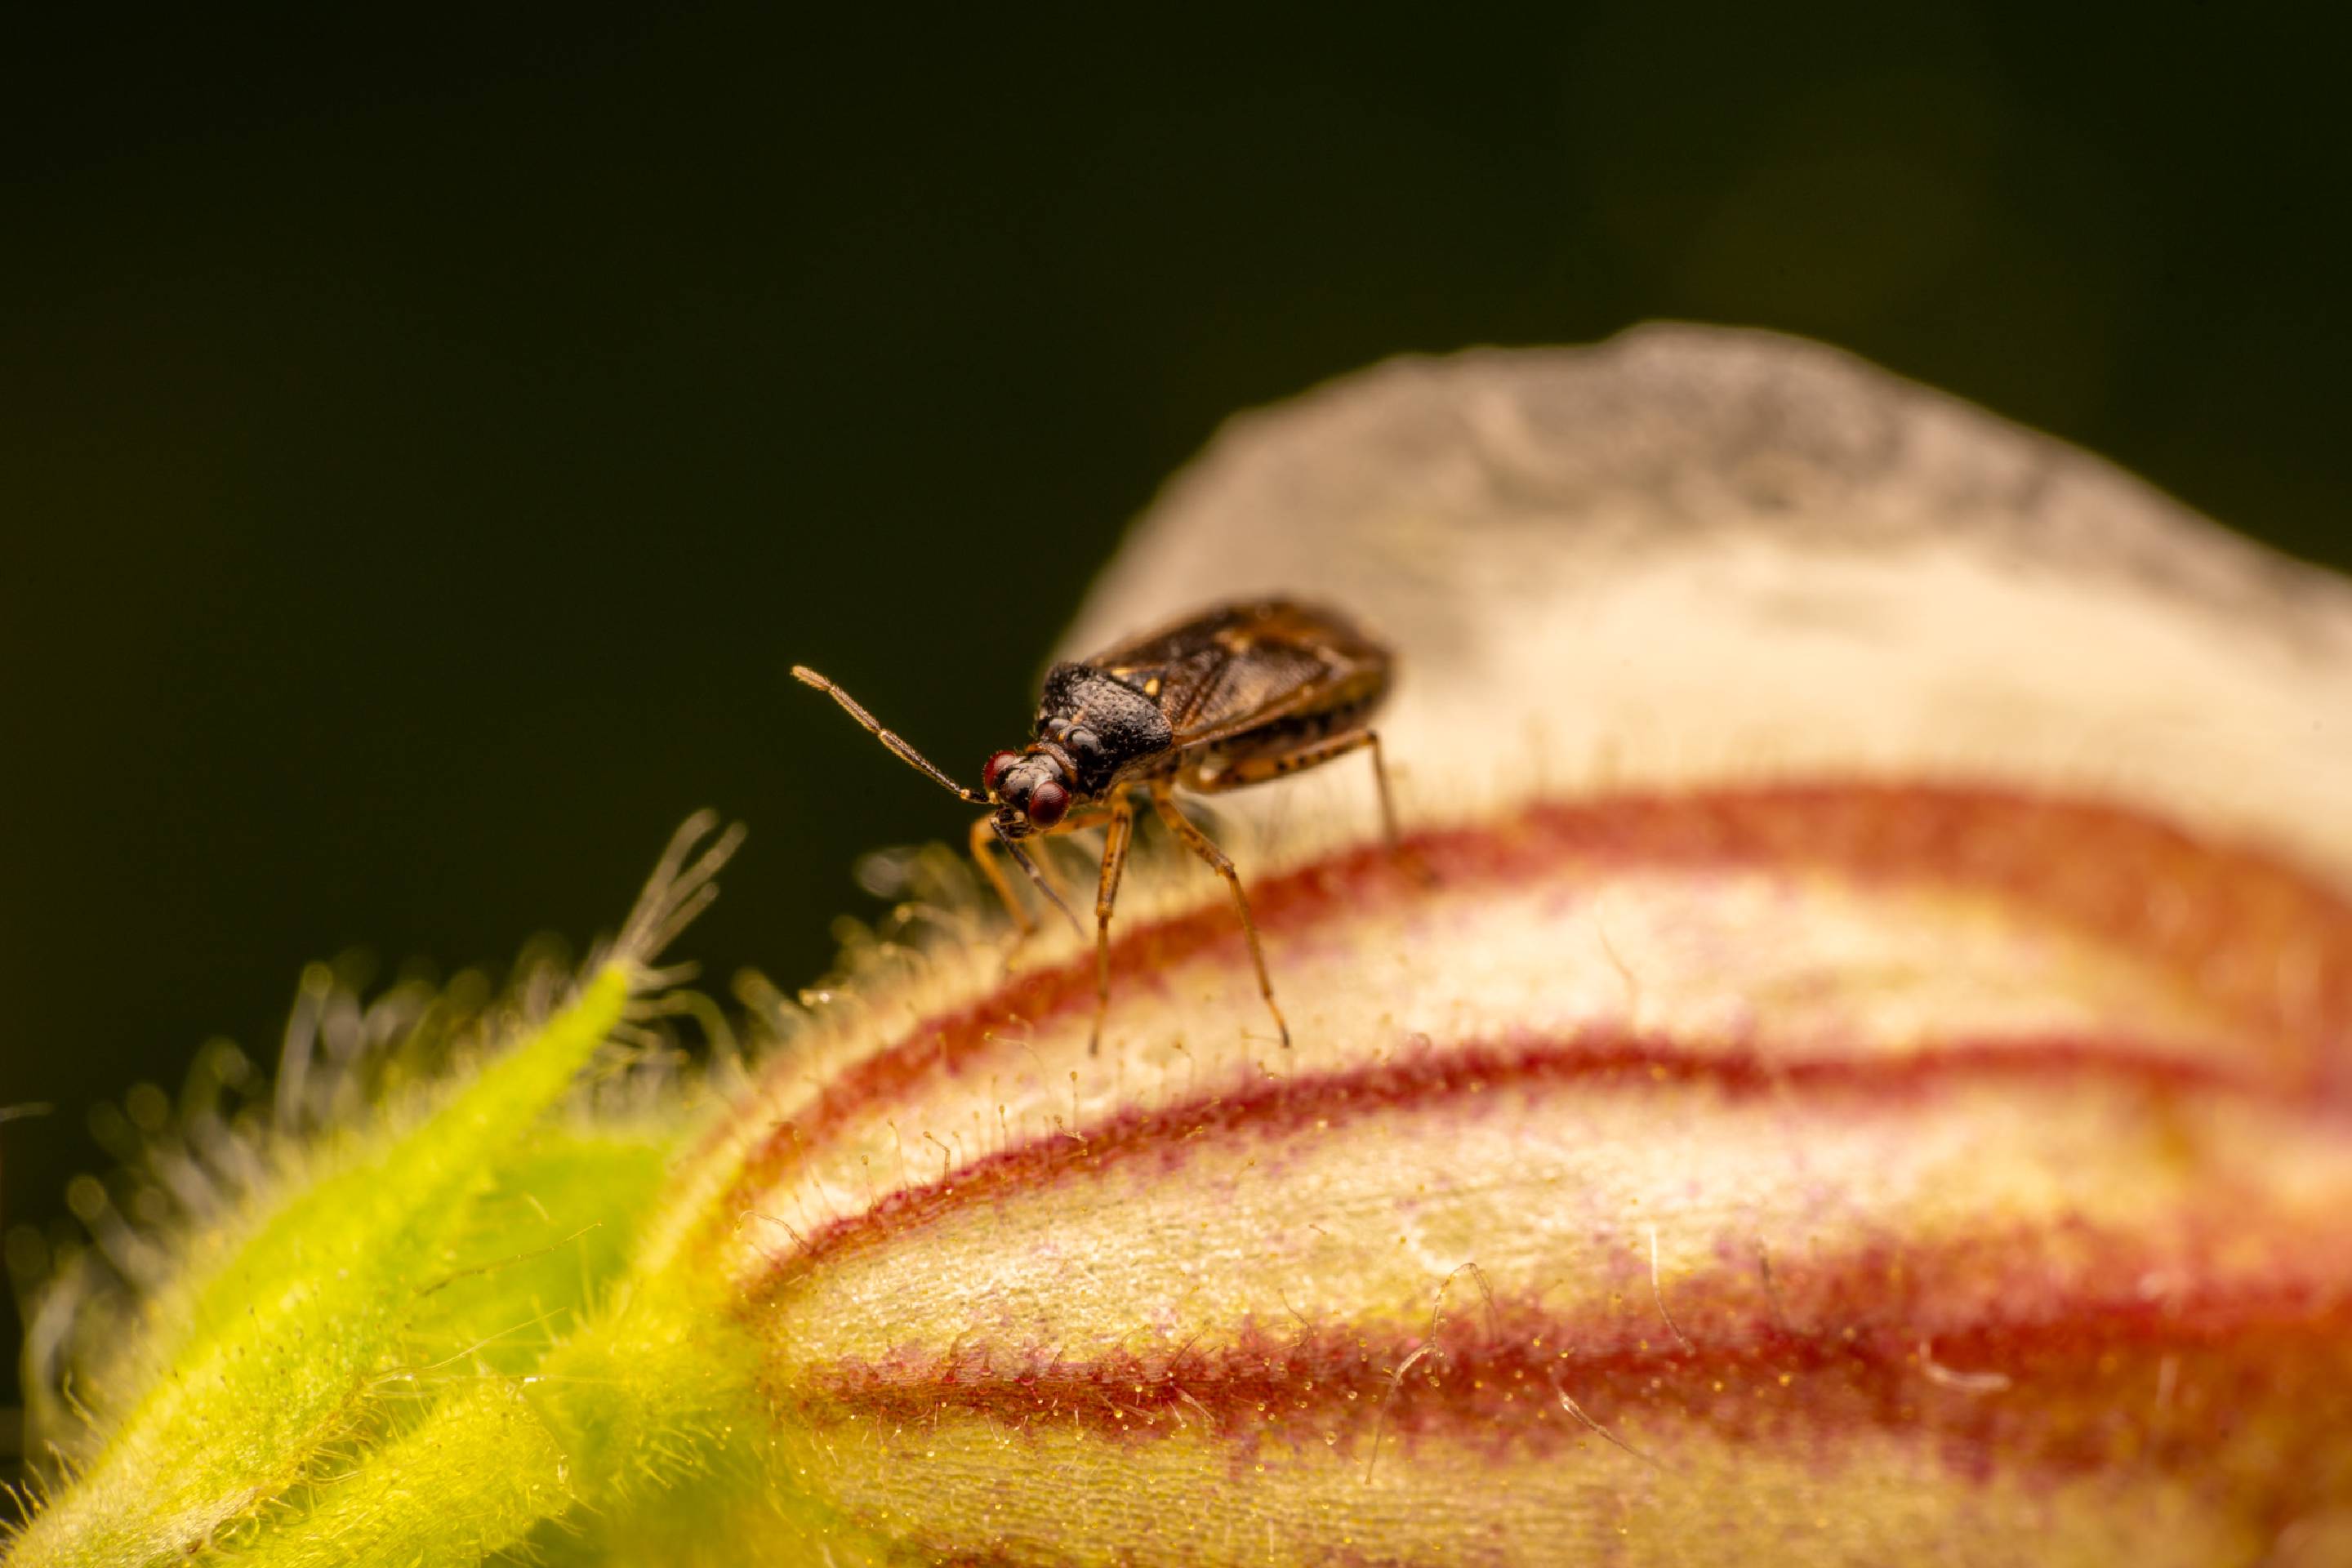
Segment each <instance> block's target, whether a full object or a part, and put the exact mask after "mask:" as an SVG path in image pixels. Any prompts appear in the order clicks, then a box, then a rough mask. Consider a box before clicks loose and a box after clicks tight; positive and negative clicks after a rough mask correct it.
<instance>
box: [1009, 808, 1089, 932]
mask: <svg viewBox="0 0 2352 1568" xmlns="http://www.w3.org/2000/svg"><path fill="white" fill-rule="evenodd" d="M988 826H991V827H992V828H994V829H995V830H996V841H997V842H998V843H999V844H1002V845H1003V846H1004V847H1005V848H1006V849H1007V850H1009V851H1011V852H1012V855H1013V859H1015V860H1017V861H1019V862H1020V863H1021V868H1022V869H1023V870H1024V871H1026V872H1028V873H1029V879H1030V880H1031V881H1033V882H1034V883H1036V884H1037V890H1038V891H1039V892H1041V893H1043V894H1045V900H1046V902H1048V903H1050V904H1052V905H1053V906H1054V907H1055V909H1057V910H1061V911H1062V918H1063V919H1064V920H1066V921H1069V922H1070V929H1071V930H1072V931H1076V932H1077V933H1078V935H1079V936H1080V937H1082V938H1083V937H1084V936H1085V935H1086V934H1087V928H1086V927H1084V926H1082V925H1080V924H1079V923H1078V917H1077V916H1076V914H1074V913H1073V912H1071V910H1070V906H1069V905H1067V904H1066V903H1064V902H1063V901H1062V895H1061V894H1059V893H1057V892H1055V890H1054V884H1053V883H1051V882H1049V881H1047V880H1045V873H1044V872H1043V871H1040V870H1039V869H1037V862H1035V861H1034V860H1032V859H1031V858H1029V852H1028V851H1027V850H1025V849H1024V848H1022V847H1021V841H1020V840H1019V839H1017V838H1014V837H1013V836H1012V835H1011V834H1009V833H1007V832H1005V831H1004V829H1003V827H1001V826H997V822H996V819H995V818H994V817H990V818H989V819H988Z"/></svg>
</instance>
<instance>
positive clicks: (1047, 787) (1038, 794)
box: [1029, 780, 1070, 827]
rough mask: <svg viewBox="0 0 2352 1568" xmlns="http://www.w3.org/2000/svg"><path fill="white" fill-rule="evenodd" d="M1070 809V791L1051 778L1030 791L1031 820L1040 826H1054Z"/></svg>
mask: <svg viewBox="0 0 2352 1568" xmlns="http://www.w3.org/2000/svg"><path fill="white" fill-rule="evenodd" d="M1069 809H1070V792H1069V791H1068V790H1066V789H1064V788H1063V787H1062V786H1061V785H1060V784H1055V783H1054V782H1052V781H1051V780H1048V781H1046V782H1045V783H1044V784H1039V785H1038V786H1037V787H1036V788H1035V789H1034V790H1032V791H1030V792H1029V820H1030V821H1032V822H1034V823H1035V824H1036V825H1037V826H1040V827H1051V826H1054V824H1055V823H1057V822H1059V821H1061V820H1062V813H1064V812H1066V811H1067V810H1069Z"/></svg>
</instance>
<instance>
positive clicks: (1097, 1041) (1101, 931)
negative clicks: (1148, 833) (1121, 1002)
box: [1087, 795, 1135, 1056]
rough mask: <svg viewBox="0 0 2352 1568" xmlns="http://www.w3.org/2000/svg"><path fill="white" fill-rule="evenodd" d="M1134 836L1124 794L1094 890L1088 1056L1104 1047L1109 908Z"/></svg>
mask: <svg viewBox="0 0 2352 1568" xmlns="http://www.w3.org/2000/svg"><path fill="white" fill-rule="evenodd" d="M1134 835H1135V804H1134V803H1133V802H1132V801H1130V800H1129V799H1128V798H1127V797H1126V796H1125V795H1121V796H1120V797H1119V798H1118V800H1117V801H1115V802H1114V803H1112V805H1111V808H1110V829H1109V831H1108V833H1106V834H1105V835H1104V836H1103V858H1102V882H1101V884H1100V886H1099V887H1098V888H1097V890H1096V892H1095V1028H1094V1033H1093V1035H1092V1036H1090V1037H1088V1038H1087V1055H1088V1056H1093V1055H1094V1054H1095V1053H1096V1052H1097V1051H1099V1050H1101V1049H1102V1026H1103V1016H1104V1015H1105V1014H1107V1013H1108V1012H1109V1011H1110V907H1111V905H1112V903H1113V902H1115V901H1116V900H1118V879H1119V873H1121V872H1122V871H1125V870H1126V869H1127V846H1128V841H1129V839H1130V838H1132V837H1134Z"/></svg>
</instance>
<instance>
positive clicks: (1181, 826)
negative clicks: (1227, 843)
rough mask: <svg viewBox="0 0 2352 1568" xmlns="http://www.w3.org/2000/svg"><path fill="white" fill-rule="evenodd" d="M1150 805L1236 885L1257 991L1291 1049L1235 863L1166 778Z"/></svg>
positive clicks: (1237, 906) (1187, 844)
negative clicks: (1180, 803) (1179, 804)
mask: <svg viewBox="0 0 2352 1568" xmlns="http://www.w3.org/2000/svg"><path fill="white" fill-rule="evenodd" d="M1151 805H1152V809H1153V810H1155V811H1157V812H1159V813H1160V821H1162V822H1164V823H1166V824H1167V825H1168V831H1169V832H1171V833H1172V834H1174V835H1175V836H1176V837H1178V838H1180V839H1181V840H1183V843H1184V847H1185V848H1187V849H1190V850H1191V851H1192V853H1193V854H1195V855H1198V856H1199V857H1200V858H1202V859H1203V860H1205V861H1207V862H1208V863H1209V868H1210V869H1211V870H1213V871H1214V872H1215V873H1216V874H1217V875H1218V876H1220V877H1223V879H1225V886H1226V887H1228V888H1231V889H1233V892H1234V908H1235V909H1236V910H1240V911H1241V916H1242V934H1243V935H1244V936H1246V937H1247V938H1249V950H1250V962H1251V963H1254V964H1255V965H1257V988H1258V992H1259V994H1262V995H1263V996H1265V1007H1266V1011H1267V1012H1269V1013H1272V1014H1273V1015H1274V1026H1275V1028H1276V1030H1278V1031H1279V1032H1280V1033H1281V1035H1282V1047H1283V1049H1285V1050H1288V1049H1289V1048H1290V1026H1289V1025H1288V1024H1287V1023H1286V1022H1284V1020H1283V1016H1282V1008H1281V1006H1280V1005H1278V1004H1277V1003H1276V1001H1275V999H1274V982H1273V981H1272V980H1270V979H1268V978H1266V973H1265V949H1264V948H1262V947H1261V946H1259V945H1258V940H1257V921H1254V920H1252V919H1251V918H1250V907H1249V895H1248V894H1246V893H1244V892H1243V891H1242V879H1241V874H1240V873H1239V872H1237V871H1235V870H1234V863H1233V861H1232V860H1231V859H1229V858H1227V857H1226V855H1225V852H1224V851H1223V850H1222V849H1220V848H1218V847H1216V846H1215V845H1214V844H1212V843H1210V842H1209V836H1208V835H1207V834H1205V833H1203V832H1202V831H1201V830H1200V829H1199V828H1197V827H1195V826H1192V818H1191V817H1188V816H1185V815H1184V814H1183V813H1182V812H1181V811H1179V810H1177V809H1176V802H1175V799H1174V798H1173V797H1172V796H1171V795H1170V794H1169V786H1168V784H1167V782H1166V781H1165V780H1161V781H1159V782H1157V783H1155V784H1152V786H1151Z"/></svg>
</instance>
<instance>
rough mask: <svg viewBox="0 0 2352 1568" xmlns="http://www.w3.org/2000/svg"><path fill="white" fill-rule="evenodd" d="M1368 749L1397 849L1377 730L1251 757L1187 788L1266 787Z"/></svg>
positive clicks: (1384, 822)
mask: <svg viewBox="0 0 2352 1568" xmlns="http://www.w3.org/2000/svg"><path fill="white" fill-rule="evenodd" d="M1367 746H1369V747H1370V748H1371V752H1372V777H1373V779H1374V780H1375V781H1376V782H1377V783H1378V784H1380V789H1381V830H1382V831H1383V832H1384V833H1386V834H1387V836H1388V841H1389V847H1390V848H1391V849H1394V848H1396V847H1398V844H1399V842H1400V840H1399V839H1398V837H1397V824H1396V805H1395V803H1394V801H1393V800H1392V799H1391V797H1390V795H1389V764H1388V758H1387V757H1386V756H1385V755H1384V754H1383V753H1382V752H1381V734H1380V731H1377V730H1352V731H1349V732H1348V733H1347V734H1344V735H1334V736H1332V737H1331V738H1330V739H1329V740H1328V741H1318V742H1315V743H1314V744H1312V745H1309V746H1302V747H1300V748H1299V749H1298V750H1297V751H1295V752H1283V753H1281V754H1280V755H1279V756H1272V757H1251V758H1248V759H1246V760H1244V761H1242V762H1237V763H1227V764H1226V765H1225V766H1223V768H1220V769H1219V770H1217V771H1216V772H1215V773H1193V774H1192V776H1191V777H1190V778H1188V779H1186V780H1185V781H1184V784H1185V787H1186V788H1188V789H1191V790H1194V791H1196V792H1198V793H1199V794H1202V795H1217V794H1221V793H1222V792H1223V791H1225V790H1229V789H1240V788H1241V787H1242V786H1243V785H1244V784H1264V783H1265V781H1266V780H1268V779H1278V778H1280V777H1282V776H1283V775H1284V774H1285V773H1297V772H1299V771H1300V770H1302V769H1305V768H1311V767H1313V766H1315V765H1316V764H1317V763H1328V762H1329V761H1331V760H1332V759H1333V758H1335V757H1344V756H1346V755H1347V754H1348V753H1349V752H1358V751H1361V750H1363V749H1364V748H1365V747H1367Z"/></svg>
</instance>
